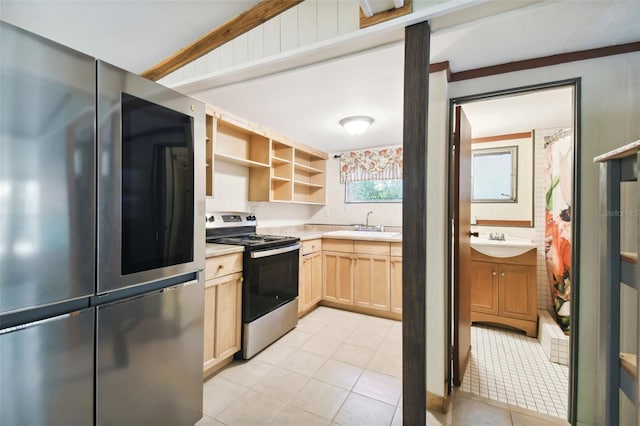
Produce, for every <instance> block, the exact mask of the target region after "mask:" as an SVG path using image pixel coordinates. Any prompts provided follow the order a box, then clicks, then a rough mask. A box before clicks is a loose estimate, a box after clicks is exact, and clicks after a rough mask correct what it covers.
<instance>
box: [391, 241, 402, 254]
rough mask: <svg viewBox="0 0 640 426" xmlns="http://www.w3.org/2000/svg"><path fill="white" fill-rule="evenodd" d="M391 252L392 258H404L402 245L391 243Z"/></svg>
mask: <svg viewBox="0 0 640 426" xmlns="http://www.w3.org/2000/svg"><path fill="white" fill-rule="evenodd" d="M390 250H391V256H400V257H402V243H391V246H390Z"/></svg>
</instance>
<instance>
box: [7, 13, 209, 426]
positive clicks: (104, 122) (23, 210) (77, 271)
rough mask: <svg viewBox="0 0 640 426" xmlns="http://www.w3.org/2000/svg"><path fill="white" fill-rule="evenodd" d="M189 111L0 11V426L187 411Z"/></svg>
mask: <svg viewBox="0 0 640 426" xmlns="http://www.w3.org/2000/svg"><path fill="white" fill-rule="evenodd" d="M203 133H204V107H203V105H202V104H200V103H198V102H195V101H193V100H192V99H189V98H187V97H185V96H183V95H181V94H178V93H176V92H173V91H171V90H169V89H166V88H164V87H163V86H161V85H159V84H156V83H152V82H150V81H147V80H144V79H142V78H140V77H138V76H136V75H133V74H131V73H127V72H126V71H123V70H120V69H118V68H117V67H114V66H111V65H109V64H106V63H104V62H101V61H98V60H96V59H95V58H92V57H89V56H86V55H84V54H81V53H79V52H76V51H74V50H71V49H69V48H66V47H64V46H61V45H59V44H56V43H54V42H52V41H50V40H47V39H44V38H42V37H39V36H36V35H34V34H31V33H28V32H26V31H23V30H21V29H19V28H16V27H14V26H12V25H9V24H7V23H5V22H2V21H0V424H1V425H3V426H5V425H7V426H12V425H92V424H96V425H105V426H106V425H110V426H113V425H146V424H153V425H172V426H173V425H192V424H194V423H195V422H196V421H197V420H198V419H199V418H200V417H201V415H202V345H203V342H202V340H203V339H202V328H203V327H202V324H203V276H202V269H203V267H204V255H203V253H204V222H203V221H201V220H196V218H201V217H204V188H202V185H201V183H204V178H203V175H204V162H203V161H202V162H201V161H199V159H200V158H202V155H201V152H200V149H201V146H200V144H198V143H196V142H195V141H199V140H204V135H203Z"/></svg>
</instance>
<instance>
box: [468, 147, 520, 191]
mask: <svg viewBox="0 0 640 426" xmlns="http://www.w3.org/2000/svg"><path fill="white" fill-rule="evenodd" d="M471 202H473V203H516V202H518V147H517V146H505V147H500V148H490V149H474V150H473V151H472V153H471Z"/></svg>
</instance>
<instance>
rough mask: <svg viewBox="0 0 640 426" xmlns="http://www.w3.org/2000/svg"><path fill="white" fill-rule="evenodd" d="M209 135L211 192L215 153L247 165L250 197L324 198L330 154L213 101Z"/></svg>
mask: <svg viewBox="0 0 640 426" xmlns="http://www.w3.org/2000/svg"><path fill="white" fill-rule="evenodd" d="M207 136H208V138H210V140H211V142H209V139H208V140H207V196H211V195H213V191H212V190H211V191H210V190H209V189H210V188H213V161H212V160H210V159H213V158H215V160H219V161H225V162H229V163H234V164H238V165H240V166H244V167H248V168H249V201H273V202H287V203H304V204H325V184H326V175H325V170H326V161H327V154H325V153H323V152H321V151H317V150H315V149H313V148H310V147H307V146H305V145H303V144H300V143H297V142H294V141H290V140H288V139H287V138H285V137H283V136H281V135H277V134H276V133H275V132H272V131H270V130H268V129H264V128H261V127H260V126H258V125H256V124H254V123H250V122H248V121H245V120H243V119H241V118H239V117H235V116H233V115H231V114H228V113H226V112H223V111H220V110H216V109H214V108H213V107H208V109H207ZM210 153H213V154H212V155H210ZM209 163H211V164H209ZM209 171H211V172H209Z"/></svg>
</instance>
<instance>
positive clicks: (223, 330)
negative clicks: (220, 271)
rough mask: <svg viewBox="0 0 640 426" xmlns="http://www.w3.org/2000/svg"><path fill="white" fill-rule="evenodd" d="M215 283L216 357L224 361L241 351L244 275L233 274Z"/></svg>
mask: <svg viewBox="0 0 640 426" xmlns="http://www.w3.org/2000/svg"><path fill="white" fill-rule="evenodd" d="M215 281H216V285H215V287H216V328H215V357H216V359H217V360H222V359H225V358H228V357H230V356H231V355H233V354H235V353H236V352H238V351H239V350H240V323H241V310H242V274H239V273H237V274H231V275H228V276H226V277H222V278H218V279H216V280H215Z"/></svg>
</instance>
